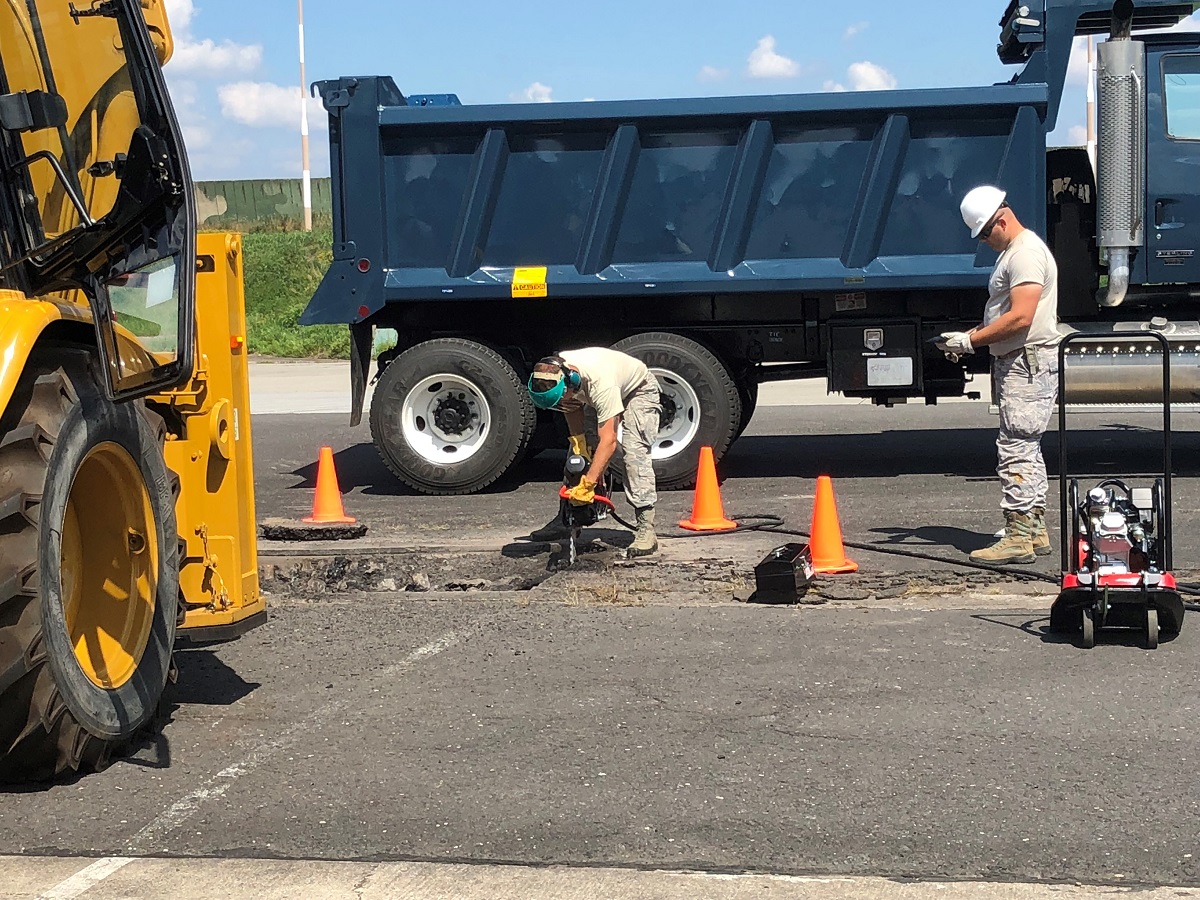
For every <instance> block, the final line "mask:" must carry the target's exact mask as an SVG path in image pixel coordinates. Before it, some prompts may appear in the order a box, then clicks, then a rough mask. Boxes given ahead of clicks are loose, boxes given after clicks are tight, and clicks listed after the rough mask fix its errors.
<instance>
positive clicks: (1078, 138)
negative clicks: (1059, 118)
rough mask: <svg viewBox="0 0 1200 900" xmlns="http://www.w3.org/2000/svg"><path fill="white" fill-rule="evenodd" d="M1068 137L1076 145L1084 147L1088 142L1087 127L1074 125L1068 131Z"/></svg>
mask: <svg viewBox="0 0 1200 900" xmlns="http://www.w3.org/2000/svg"><path fill="white" fill-rule="evenodd" d="M1067 139H1068V140H1069V141H1070V142H1071V145H1072V146H1074V147H1083V146H1085V145H1086V144H1087V127H1086V126H1084V125H1072V126H1071V130H1070V131H1068V132H1067Z"/></svg>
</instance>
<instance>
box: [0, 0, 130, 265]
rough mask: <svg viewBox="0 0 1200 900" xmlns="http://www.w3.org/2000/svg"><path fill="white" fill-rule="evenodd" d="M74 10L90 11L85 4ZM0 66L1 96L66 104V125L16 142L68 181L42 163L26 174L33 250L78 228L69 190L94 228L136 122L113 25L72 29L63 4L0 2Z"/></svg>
mask: <svg viewBox="0 0 1200 900" xmlns="http://www.w3.org/2000/svg"><path fill="white" fill-rule="evenodd" d="M75 6H76V8H77V9H80V10H84V11H85V12H89V11H92V9H93V7H92V5H91V4H89V3H88V2H87V0H82V2H80V0H77V2H76V3H75ZM0 65H2V69H3V71H2V73H0V74H2V77H3V81H4V84H3V92H4V93H18V92H20V91H46V92H49V93H52V94H58V95H59V96H61V97H62V98H63V99H64V100H65V101H66V107H67V121H66V124H64V125H62V126H59V127H50V128H46V129H42V130H37V131H29V132H24V133H21V134H19V135H18V136H17V137H18V139H19V140H20V142H21V145H22V150H23V152H24V154H25V156H26V157H28V156H32V155H33V154H35V153H39V152H48V153H49V154H50V155H52V156H53V157H54V159H55V160H57V161H58V163H59V165H60V166H61V169H62V173H63V175H65V178H66V183H64V180H63V177H61V176H60V175H59V174H58V173H56V172H55V170H54V167H53V166H52V164H51V163H50V162H49V161H48V160H46V159H45V158H42V159H38V160H35V161H34V162H32V163H30V164H29V166H28V167H27V169H26V173H27V177H28V184H27V190H32V197H31V198H29V201H28V202H27V203H26V204H25V207H26V216H27V219H28V222H27V224H28V227H29V229H30V232H31V233H30V235H29V237H30V241H31V245H32V246H31V249H33V248H35V247H37V246H38V245H40V244H41V243H43V242H45V241H49V240H53V239H54V238H56V237H58V236H59V235H61V234H63V233H64V232H67V231H70V230H71V229H73V228H75V227H77V226H78V225H80V224H81V222H82V220H81V218H80V216H79V213H78V211H77V210H76V208H75V205H74V204H73V203H72V201H71V198H70V195H69V193H68V190H67V188H68V186H69V187H70V188H73V189H74V191H75V192H76V194H77V196H78V197H79V199H80V200H82V203H83V206H84V208H85V209H86V210H87V212H88V215H89V216H90V218H92V219H93V220H95V219H99V218H101V217H102V216H104V215H105V214H106V213H108V212H109V211H110V210H111V209H112V207H113V203H114V202H115V200H116V196H117V188H118V186H119V184H120V182H119V180H118V175H119V172H120V169H119V161H120V159H121V158H123V156H124V154H125V153H127V152H128V149H129V145H130V139H131V136H132V134H133V132H134V130H135V129H136V128H137V127H138V126H139V125H140V124H141V119H140V116H139V112H138V104H137V100H136V98H135V95H134V90H133V84H132V81H131V79H130V75H129V70H128V65H127V60H126V57H125V52H124V48H123V42H122V40H121V35H120V30H119V28H118V23H117V20H116V19H115V18H111V17H108V16H101V15H88V16H84V17H81V18H80V19H79V21H78V24H76V23H75V22H74V21H72V19H71V9H70V4H69V3H68V2H67V0H0ZM18 174H19V173H18Z"/></svg>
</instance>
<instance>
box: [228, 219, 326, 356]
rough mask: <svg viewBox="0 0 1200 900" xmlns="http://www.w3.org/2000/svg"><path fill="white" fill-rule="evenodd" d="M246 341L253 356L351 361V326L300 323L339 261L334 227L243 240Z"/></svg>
mask: <svg viewBox="0 0 1200 900" xmlns="http://www.w3.org/2000/svg"><path fill="white" fill-rule="evenodd" d="M243 246H244V247H245V253H246V258H245V265H246V331H247V335H246V339H247V341H248V343H249V345H250V352H251V353H259V354H263V355H265V356H292V357H317V358H327V359H328V358H334V359H346V358H348V357H349V356H350V330H349V329H348V328H347V327H346V326H345V325H308V326H301V325H298V324H297V322H296V320H297V319H298V318H299V317H300V313H302V312H303V311H304V307H305V306H307V305H308V301H309V299H310V298H311V297H312V295H313V293H314V292H315V291H316V289H317V285H318V284H320V283H321V276H323V275H324V274H325V270H326V269H327V268H328V267H329V263H330V261H331V260H332V259H333V249H332V246H333V234H332V231H331V229H330V228H329V227H328V226H325V227H315V228H314V229H313V230H312V231H311V232H304V231H252V232H250V233H249V234H246V235H245V236H244V237H243Z"/></svg>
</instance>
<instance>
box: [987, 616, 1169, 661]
mask: <svg viewBox="0 0 1200 900" xmlns="http://www.w3.org/2000/svg"><path fill="white" fill-rule="evenodd" d="M971 618H972V619H976V620H978V621H980V622H986V623H987V624H989V625H1000V626H1003V627H1004V628H1014V629H1016V630H1017V631H1023V632H1025V633H1026V634H1027V635H1029V636H1030V637H1034V638H1037V639H1038V640H1040V641H1041V642H1042V643H1043V644H1072V645H1073V644H1075V643H1076V642H1077V641H1078V640H1079V636H1078V634H1077V633H1057V632H1053V631H1051V630H1050V616H1048V615H1046V616H1038V617H1037V618H1035V619H1030V618H1029V613H1009V614H1006V613H986V614H982V613H980V614H976V615H973V616H971ZM1006 620H1021V621H1006ZM1177 637H1179V635H1178V634H1168V633H1166V632H1163V633H1162V634H1161V635H1160V636H1159V644H1160V645H1162V644H1166V643H1170V642H1171V641H1173V640H1175V638H1177ZM1145 641H1146V635H1145V633H1144V632H1143V631H1141V630H1140V629H1137V628H1106V629H1103V630H1097V632H1096V646H1095V648H1093V649H1094V650H1099V649H1101V648H1103V647H1134V648H1137V649H1143V648H1144V645H1145ZM1080 649H1082V648H1080ZM1147 652H1148V651H1147Z"/></svg>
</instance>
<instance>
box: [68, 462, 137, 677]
mask: <svg viewBox="0 0 1200 900" xmlns="http://www.w3.org/2000/svg"><path fill="white" fill-rule="evenodd" d="M61 552H62V563H61V568H60V572H61V585H62V604H63V614H64V618H65V621H66V625H67V633H68V634H69V635H70V639H71V645H72V646H73V647H74V648H75V659H76V660H77V661H78V663H79V668H80V669H81V670H82V671H83V674H84V675H86V676H87V678H88V680H90V681H91V682H92V683H93V684H94V685H96V686H97V687H100V688H105V689H108V690H114V689H116V688H120V687H121V686H123V685H124V684H126V683H127V682H128V681H129V679H131V678H132V677H133V675H134V673H135V672H136V671H137V668H138V665H139V664H140V662H141V659H142V654H143V653H144V652H145V650H146V644H147V642H148V641H149V639H150V630H151V628H152V626H153V623H154V603H155V594H156V591H157V587H158V530H157V527H156V524H155V521H154V509H153V507H152V506H151V503H150V494H149V492H148V491H147V490H146V483H145V481H144V479H143V478H142V473H141V470H140V469H139V468H138V465H137V463H136V462H135V461H134V459H133V457H132V456H130V455H129V453H128V451H126V450H125V448H124V447H121V446H120V445H119V444H114V443H110V442H105V443H102V444H97V445H96V446H95V447H93V448H92V449H91V450H90V451H89V452H88V454H87V456H85V457H84V458H83V462H82V463H81V464H80V466H79V470H78V471H77V472H76V473H75V480H74V482H73V483H72V485H71V494H70V498H69V499H68V500H67V511H66V516H65V518H64V521H63V529H62V551H61Z"/></svg>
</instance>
